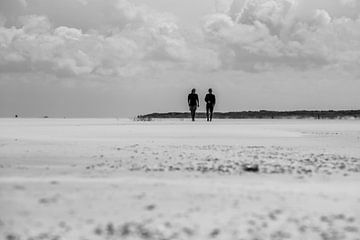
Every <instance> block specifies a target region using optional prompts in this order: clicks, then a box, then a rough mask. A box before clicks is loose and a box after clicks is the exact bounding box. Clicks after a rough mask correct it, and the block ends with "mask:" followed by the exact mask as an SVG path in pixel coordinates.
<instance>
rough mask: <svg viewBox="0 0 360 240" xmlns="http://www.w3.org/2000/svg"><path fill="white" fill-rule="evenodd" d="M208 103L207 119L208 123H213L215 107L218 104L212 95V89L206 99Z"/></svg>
mask: <svg viewBox="0 0 360 240" xmlns="http://www.w3.org/2000/svg"><path fill="white" fill-rule="evenodd" d="M205 102H206V118H207V121H208V122H209V121H212V117H213V111H214V106H215V103H216V99H215V95H214V94H213V93H212V89H211V88H209V93H208V94H206V97H205Z"/></svg>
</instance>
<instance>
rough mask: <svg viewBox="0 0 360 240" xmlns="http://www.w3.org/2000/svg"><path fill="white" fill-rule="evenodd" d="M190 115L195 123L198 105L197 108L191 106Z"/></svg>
mask: <svg viewBox="0 0 360 240" xmlns="http://www.w3.org/2000/svg"><path fill="white" fill-rule="evenodd" d="M189 109H190V113H191V119H192V120H193V121H195V113H196V105H195V106H189Z"/></svg>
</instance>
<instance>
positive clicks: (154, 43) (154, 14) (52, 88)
mask: <svg viewBox="0 0 360 240" xmlns="http://www.w3.org/2000/svg"><path fill="white" fill-rule="evenodd" d="M359 66H360V1H359V0H311V1H309V0H247V1H246V0H215V1H214V0H196V1H194V0H181V1H179V0H132V1H130V0H106V1H104V0H61V1H58V0H0V117H9V116H13V115H15V114H19V115H20V116H26V117H37V116H44V115H48V116H54V117H63V116H66V117H117V116H119V117H132V116H135V115H137V114H143V113H150V112H167V111H187V110H188V109H187V104H186V97H187V94H188V92H189V91H190V89H191V88H193V87H195V88H196V89H197V91H198V93H199V95H200V98H201V100H202V101H203V98H204V97H205V94H206V90H207V89H208V88H209V87H211V88H213V89H214V93H215V94H216V95H217V99H218V104H217V106H216V109H215V110H216V111H239V110H259V109H269V110H294V109H360V67H359ZM200 110H204V104H202V107H201V108H200Z"/></svg>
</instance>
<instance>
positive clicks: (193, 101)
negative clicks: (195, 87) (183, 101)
mask: <svg viewBox="0 0 360 240" xmlns="http://www.w3.org/2000/svg"><path fill="white" fill-rule="evenodd" d="M188 104H189V106H197V105H199V97H198V95H197V94H196V93H190V94H189V95H188Z"/></svg>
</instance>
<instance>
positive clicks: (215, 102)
mask: <svg viewBox="0 0 360 240" xmlns="http://www.w3.org/2000/svg"><path fill="white" fill-rule="evenodd" d="M215 103H216V98H215V95H214V106H215Z"/></svg>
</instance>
